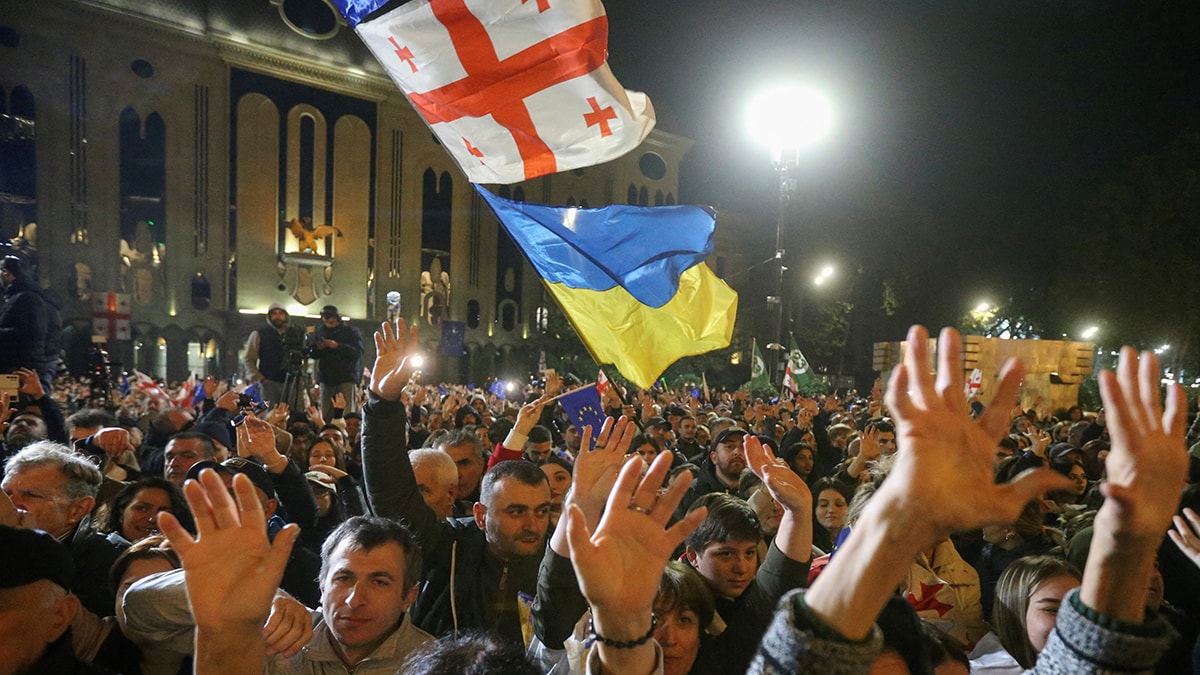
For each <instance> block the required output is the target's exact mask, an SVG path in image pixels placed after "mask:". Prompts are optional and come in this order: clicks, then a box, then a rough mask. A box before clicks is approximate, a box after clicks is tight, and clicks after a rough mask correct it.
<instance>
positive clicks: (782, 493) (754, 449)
mask: <svg viewBox="0 0 1200 675" xmlns="http://www.w3.org/2000/svg"><path fill="white" fill-rule="evenodd" d="M742 443H743V445H744V446H745V449H746V465H747V467H748V468H749V469H750V470H751V471H753V472H754V474H755V475H756V476H758V477H759V478H760V479H761V480H762V482H763V485H765V486H766V487H767V492H769V493H770V494H771V498H772V499H774V500H775V501H777V502H779V505H780V506H782V507H783V519H782V520H781V521H780V522H779V532H777V533H776V535H775V546H777V547H778V548H779V550H780V551H781V552H782V553H783V554H784V555H786V556H787V557H788V558H790V559H792V560H794V561H796V562H801V563H803V562H808V561H809V560H810V559H811V558H812V537H813V530H812V508H813V505H812V493H811V492H809V490H808V485H806V484H805V482H804V481H803V480H802V479H801V478H800V476H797V475H796V472H794V471H792V469H791V467H789V466H788V465H787V462H785V461H783V460H781V459H778V458H776V457H775V453H774V452H772V451H771V447H770V446H767V445H763V444H762V443H761V442H759V440H758V439H757V438H755V437H754V436H751V435H749V434H747V435H746V437H745V439H743V441H742Z"/></svg>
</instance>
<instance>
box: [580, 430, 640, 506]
mask: <svg viewBox="0 0 1200 675" xmlns="http://www.w3.org/2000/svg"><path fill="white" fill-rule="evenodd" d="M592 433H593V430H592V427H591V426H590V425H585V426H584V427H583V435H582V437H581V440H580V445H579V447H580V452H579V456H578V457H576V458H575V468H574V470H573V471H572V479H571V491H570V493H569V494H568V495H567V499H566V503H568V504H570V503H575V504H578V505H579V507H580V509H581V510H582V512H583V515H584V516H585V517H586V522H587V525H588V527H595V526H596V524H597V523H598V522H599V520H600V512H601V511H602V510H603V508H604V504H605V502H606V501H608V495H609V493H610V492H611V491H612V487H613V485H614V484H615V483H616V481H617V476H618V475H619V474H620V472H621V467H622V466H623V465H624V464H625V463H626V459H625V455H626V454H628V452H629V446H630V445H631V444H632V443H633V437H634V436H636V435H637V425H635V424H633V423H632V422H631V421H630V420H629V418H627V417H624V416H622V417H621V418H620V419H618V420H616V421H615V422H614V420H613V418H611V417H609V418H607V419H605V421H604V426H603V427H601V428H600V430H599V431H598V432H597V434H596V443H595V447H592V442H591V439H592ZM588 448H592V449H591V450H590V451H589V450H588Z"/></svg>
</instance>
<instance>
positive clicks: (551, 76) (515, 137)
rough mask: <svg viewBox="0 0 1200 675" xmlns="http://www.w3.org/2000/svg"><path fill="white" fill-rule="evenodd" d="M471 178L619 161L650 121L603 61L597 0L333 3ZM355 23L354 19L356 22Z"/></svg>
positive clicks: (602, 19) (604, 42)
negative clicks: (384, 9) (382, 10)
mask: <svg viewBox="0 0 1200 675" xmlns="http://www.w3.org/2000/svg"><path fill="white" fill-rule="evenodd" d="M333 4H334V6H335V7H337V8H338V10H339V11H341V12H342V14H343V15H344V16H345V17H346V20H347V21H348V22H349V23H350V25H351V26H356V27H355V30H356V31H357V32H358V35H359V37H360V38H362V40H363V42H364V43H366V45H367V48H368V49H370V50H371V52H372V53H373V54H374V55H375V58H376V59H377V60H378V61H379V62H380V63H381V64H382V65H383V67H384V68H385V69H386V70H387V72H388V75H389V76H391V78H392V80H393V81H394V82H395V83H396V84H397V85H398V86H399V87H400V89H401V90H402V91H403V92H404V95H405V96H407V97H408V100H409V102H410V103H412V105H413V108H415V109H416V111H417V113H418V114H420V115H421V117H422V118H423V119H424V120H425V123H426V124H428V125H429V127H430V129H432V130H433V133H434V134H436V135H437V137H438V140H439V141H441V144H442V146H443V147H444V148H445V149H446V150H447V151H448V152H449V153H450V155H451V156H452V157H453V158H454V160H455V161H456V162H457V163H458V165H459V167H461V168H462V170H463V172H464V173H465V174H466V175H467V178H468V179H469V180H470V181H471V182H473V183H504V184H509V183H516V182H520V181H523V180H528V179H531V178H536V177H538V176H543V175H546V174H552V173H556V172H559V171H567V170H570V169H578V168H581V167H586V166H592V165H595V164H599V163H601V162H606V161H609V160H612V159H616V158H617V157H620V156H621V155H623V154H625V153H627V152H629V151H630V150H632V149H634V148H635V147H637V146H638V145H639V144H640V143H641V142H642V140H643V139H645V138H646V135H647V134H649V133H650V130H651V129H652V128H653V127H654V109H653V107H652V106H651V105H650V100H649V99H648V98H647V97H646V95H645V94H642V93H640V92H631V91H626V90H625V89H623V88H622V87H621V85H620V83H619V82H617V80H616V78H615V77H614V76H613V74H612V71H611V70H609V68H608V64H607V63H606V61H605V59H606V58H607V55H608V19H607V16H606V15H605V13H604V6H603V5H602V4H601V3H600V2H599V0H413V1H412V2H408V3H405V4H403V5H401V6H400V7H398V8H396V9H394V10H392V11H390V12H388V13H387V14H384V15H383V16H380V17H378V18H375V19H372V20H370V21H362V20H363V19H364V18H365V17H366V16H367V15H368V14H369V13H370V12H372V11H374V10H375V9H378V8H379V7H380V6H382V5H383V4H384V0H333ZM360 22H361V23H360Z"/></svg>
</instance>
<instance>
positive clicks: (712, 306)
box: [475, 185, 737, 388]
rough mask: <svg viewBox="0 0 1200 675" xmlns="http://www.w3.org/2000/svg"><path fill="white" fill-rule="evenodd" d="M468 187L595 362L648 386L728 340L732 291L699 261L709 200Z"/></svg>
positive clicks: (708, 241) (709, 229)
mask: <svg viewBox="0 0 1200 675" xmlns="http://www.w3.org/2000/svg"><path fill="white" fill-rule="evenodd" d="M475 189H476V190H478V192H479V194H480V196H481V197H483V199H484V201H486V202H487V204H488V206H489V207H491V209H492V212H493V213H495V214H496V217H497V218H499V219H500V222H501V223H502V224H503V225H504V229H506V230H508V233H509V234H510V235H512V238H513V240H514V241H516V242H517V245H518V246H520V247H521V249H522V250H523V251H524V252H525V255H526V256H527V257H528V258H529V262H530V263H531V264H532V265H533V267H534V269H536V270H537V272H538V274H540V275H541V277H542V279H543V280H544V281H545V283H546V287H547V288H549V289H550V293H551V294H552V295H553V296H554V299H555V300H556V301H558V305H559V307H561V308H562V310H563V312H564V313H565V314H566V315H567V318H568V319H569V320H570V321H571V323H572V325H574V326H575V331H576V332H577V333H579V337H580V338H582V339H583V343H584V344H585V345H587V347H588V349H589V350H590V351H591V353H592V357H593V358H595V359H596V361H597V363H612V364H614V365H616V367H617V369H618V370H620V371H621V374H622V375H624V376H625V377H626V378H628V379H629V380H630V381H631V382H633V383H634V384H636V385H638V386H639V387H645V388H648V387H650V386H651V385H652V384H653V383H654V381H655V379H657V378H658V376H659V375H660V374H662V372H663V371H664V370H666V369H667V366H669V365H671V364H672V363H674V362H675V361H676V360H678V359H680V358H682V357H684V356H691V355H693V354H703V353H704V352H708V351H712V350H714V349H720V348H722V347H727V346H729V340H730V338H731V337H732V336H733V319H734V315H735V314H736V313H737V293H735V292H734V291H733V290H732V289H731V288H729V287H728V286H726V285H725V282H723V281H721V280H720V279H718V278H717V276H716V275H715V274H713V273H712V271H711V270H710V269H708V266H707V265H705V264H704V259H705V258H707V257H708V255H709V254H710V253H712V235H713V228H714V226H715V224H716V214H715V213H714V212H713V211H712V210H711V209H709V208H706V207H699V206H654V207H646V206H625V205H614V206H607V207H604V208H600V209H578V208H574V207H556V206H545V205H542V204H528V203H524V202H514V201H510V200H507V199H504V198H501V197H497V196H495V195H493V194H492V193H490V192H488V191H487V190H485V189H484V188H482V187H480V186H478V185H476V186H475Z"/></svg>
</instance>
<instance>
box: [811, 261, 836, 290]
mask: <svg viewBox="0 0 1200 675" xmlns="http://www.w3.org/2000/svg"><path fill="white" fill-rule="evenodd" d="M832 276H833V266H832V265H826V266H825V267H823V268H822V269H821V273H820V274H818V275H817V276H816V277H813V283H814V284H816V285H818V286H820V285H822V284H824V283H825V282H826V281H829V279H830V278H831V277H832Z"/></svg>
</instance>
